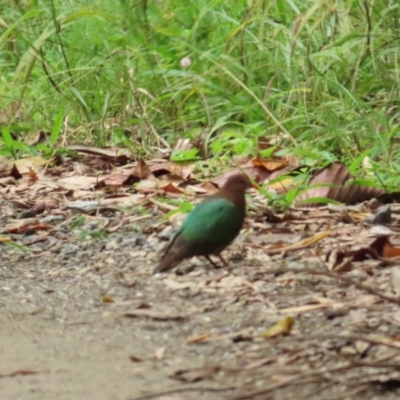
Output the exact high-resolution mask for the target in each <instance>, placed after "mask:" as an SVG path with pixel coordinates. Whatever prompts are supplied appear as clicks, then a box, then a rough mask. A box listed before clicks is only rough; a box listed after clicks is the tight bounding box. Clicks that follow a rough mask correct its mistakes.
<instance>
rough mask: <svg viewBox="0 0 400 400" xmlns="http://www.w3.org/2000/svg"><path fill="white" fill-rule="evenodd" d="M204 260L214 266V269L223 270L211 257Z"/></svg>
mask: <svg viewBox="0 0 400 400" xmlns="http://www.w3.org/2000/svg"><path fill="white" fill-rule="evenodd" d="M204 258H206V259H207V261H208V262H209V263H210V264H212V265H213V266H214V268H221V267H220V266H219V265H218V264H215V262H214V261H213V260H212V259H211V257H210V256H204Z"/></svg>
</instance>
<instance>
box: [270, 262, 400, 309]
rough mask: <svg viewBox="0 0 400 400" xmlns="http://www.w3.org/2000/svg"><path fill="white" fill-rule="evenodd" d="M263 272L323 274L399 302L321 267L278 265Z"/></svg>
mask: <svg viewBox="0 0 400 400" xmlns="http://www.w3.org/2000/svg"><path fill="white" fill-rule="evenodd" d="M263 272H265V273H268V274H282V273H286V272H295V273H307V274H312V275H324V276H327V277H329V278H333V279H337V280H339V281H342V282H345V283H347V284H348V285H353V286H355V287H356V288H357V289H360V290H364V291H366V292H368V293H371V294H373V295H375V296H378V297H380V298H382V299H384V300H387V301H389V302H391V303H395V304H400V298H397V297H394V296H389V295H387V294H385V293H382V292H380V291H379V290H376V289H374V288H372V287H371V286H368V285H364V284H363V283H359V282H356V281H355V280H354V279H352V278H349V277H347V276H343V275H339V274H337V273H335V272H332V271H328V270H322V269H302V270H299V269H294V268H287V267H280V268H276V269H270V270H264V271H263Z"/></svg>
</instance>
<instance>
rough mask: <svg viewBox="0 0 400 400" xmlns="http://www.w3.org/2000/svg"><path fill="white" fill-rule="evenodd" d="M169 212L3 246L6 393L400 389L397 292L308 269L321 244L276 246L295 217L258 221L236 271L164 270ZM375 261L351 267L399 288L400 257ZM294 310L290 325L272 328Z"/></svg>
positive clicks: (235, 261) (36, 399) (339, 395)
mask: <svg viewBox="0 0 400 400" xmlns="http://www.w3.org/2000/svg"><path fill="white" fill-rule="evenodd" d="M106 219H107V218H103V217H99V218H98V219H96V218H92V219H91V220H90V222H89V224H91V226H86V229H93V230H96V229H97V230H98V229H101V227H102V223H103V222H104V221H105V220H106ZM158 221H159V216H157V215H155V216H154V218H150V219H147V220H144V221H142V222H141V223H135V224H132V225H131V226H126V227H124V228H123V229H120V230H118V231H117V233H112V234H111V235H110V236H109V237H108V238H107V239H96V238H86V239H84V240H80V239H79V238H78V234H79V232H78V231H75V230H72V231H70V230H68V229H67V228H66V227H67V226H68V224H66V223H65V222H63V221H62V222H56V223H54V230H53V231H52V232H50V233H47V234H46V235H43V233H41V232H30V233H32V235H25V236H23V235H14V236H11V237H12V238H13V239H14V240H15V241H16V242H17V243H19V244H21V245H22V244H23V245H26V246H27V247H29V249H30V251H28V252H24V251H21V250H19V249H16V248H14V247H12V246H10V245H8V244H5V243H3V244H1V245H0V257H1V266H0V327H1V329H0V344H1V345H0V400H17V399H18V400H54V399H60V400H77V399H79V400H93V399H95V400H134V399H136V400H138V399H145V398H146V399H153V398H154V399H156V398H157V399H164V400H165V399H189V400H190V399H226V400H234V399H250V398H251V399H276V400H277V399H280V400H282V399H316V400H329V399H335V400H336V399H337V400H338V399H364V400H372V399H384V400H386V399H387V400H389V399H398V398H399V395H400V390H398V388H399V387H400V371H399V368H398V365H399V361H400V346H399V345H398V344H397V343H398V342H397V339H396V338H398V335H399V325H400V319H399V318H398V316H399V304H398V303H396V302H395V301H388V300H385V299H383V298H381V297H380V296H379V294H378V295H376V294H373V293H371V292H368V291H365V290H362V288H355V287H354V286H353V285H351V284H348V283H346V282H344V281H341V280H340V279H339V280H336V279H333V278H332V277H328V276H323V275H316V274H312V273H310V272H309V270H308V269H310V268H320V267H321V257H317V256H315V247H314V249H307V248H306V249H303V250H300V251H295V252H287V253H285V254H278V253H276V254H270V255H268V254H266V251H265V250H263V246H264V244H265V243H266V244H270V243H271V242H272V241H273V240H277V238H280V237H282V235H283V234H285V235H288V234H290V232H288V228H287V227H286V228H285V229H283V227H282V229H281V232H280V233H279V230H277V229H276V228H274V230H275V231H274V233H271V232H270V233H268V234H264V235H261V234H260V233H258V234H257V232H256V231H254V230H251V229H249V226H247V228H248V229H247V230H245V232H244V233H243V234H242V235H241V237H240V238H239V239H238V240H237V241H236V242H235V243H234V244H233V245H232V246H231V247H230V248H229V250H228V251H227V252H226V254H225V255H226V258H227V259H228V260H229V263H230V266H231V267H230V270H229V271H227V270H224V269H215V268H213V267H211V266H209V265H208V264H207V262H206V261H205V260H202V259H193V260H191V261H186V262H184V263H183V264H182V266H181V269H180V273H181V274H180V275H179V274H177V273H176V271H171V272H169V273H166V274H159V275H153V268H154V266H155V264H156V262H157V259H158V253H159V251H160V250H161V248H162V246H163V245H164V244H165V243H166V242H165V241H164V240H163V239H164V238H163V237H162V235H161V234H160V232H161V231H162V229H161V228H160V227H159V225H157V224H159V222H158ZM6 222H7V221H5V220H4V221H3V226H4V224H6ZM340 229H346V230H349V229H350V230H352V231H351V232H348V233H347V234H346V235H347V236H346V235H345V234H344V233H343V232H340ZM368 229H369V228H365V227H361V226H354V227H352V228H348V227H343V226H342V227H341V226H338V227H337V232H336V234H335V235H334V237H335V239H334V241H335V242H336V243H339V242H340V241H341V240H342V239H341V238H343V237H344V236H346V237H348V238H349V237H352V238H353V239H354V238H355V237H358V236H359V235H360V232H364V233H365V232H367V231H368ZM285 232H286V233H285ZM291 234H292V235H293V241H295V240H296V238H297V239H299V237H298V236H296V235H298V234H297V233H296V230H295V229H294V230H293V231H292V233H291ZM255 238H256V239H255ZM263 243H264V244H263ZM329 246H332V242H330V243H329ZM378 264H379V262H378V261H376V260H373V261H371V262H369V261H366V262H364V263H357V266H356V267H355V268H354V269H352V271H349V272H346V274H345V275H346V276H349V277H352V278H354V279H355V281H356V282H360V283H362V284H365V285H370V287H374V288H375V289H376V290H377V291H381V292H382V293H386V294H387V295H388V296H392V295H393V291H392V289H391V283H390V279H391V273H392V269H393V268H396V265H390V266H385V267H384V266H382V265H378ZM277 269H278V271H277ZM279 269H281V272H279ZM271 271H275V273H271ZM178 273H179V271H178ZM287 316H293V318H294V321H295V322H294V327H293V329H292V331H291V333H290V335H286V336H282V335H280V336H277V337H275V338H271V339H265V338H264V337H262V336H261V334H262V333H263V332H265V331H266V330H267V329H268V328H270V327H271V326H273V325H274V324H276V323H277V322H279V321H282V319H284V318H285V317H287Z"/></svg>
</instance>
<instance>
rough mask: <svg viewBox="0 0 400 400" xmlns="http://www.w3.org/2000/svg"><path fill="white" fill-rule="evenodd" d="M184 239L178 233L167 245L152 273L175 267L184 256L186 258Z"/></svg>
mask: <svg viewBox="0 0 400 400" xmlns="http://www.w3.org/2000/svg"><path fill="white" fill-rule="evenodd" d="M186 247H187V243H186V241H185V240H184V239H183V238H182V237H181V236H180V234H179V233H178V234H177V235H176V236H175V237H174V239H173V240H172V242H171V243H170V244H169V246H168V247H167V250H166V251H165V253H164V255H163V256H162V258H161V261H160V263H159V264H158V265H157V267H156V268H155V269H154V273H155V274H156V273H157V272H164V271H167V270H169V269H172V268H174V267H176V266H177V265H178V264H179V263H180V262H181V261H182V260H183V259H184V258H186V256H187V255H186Z"/></svg>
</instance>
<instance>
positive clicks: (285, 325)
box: [260, 317, 294, 339]
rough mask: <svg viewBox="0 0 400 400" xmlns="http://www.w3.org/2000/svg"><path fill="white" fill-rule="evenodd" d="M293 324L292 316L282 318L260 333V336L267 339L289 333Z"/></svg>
mask: <svg viewBox="0 0 400 400" xmlns="http://www.w3.org/2000/svg"><path fill="white" fill-rule="evenodd" d="M293 324H294V318H293V317H285V318H282V319H281V320H280V321H279V322H278V323H276V324H275V325H274V326H273V327H271V328H269V329H267V330H266V331H265V332H263V333H261V334H260V336H262V337H264V338H266V339H269V338H273V337H276V336H280V335H289V334H290V332H291V331H292V327H293Z"/></svg>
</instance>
